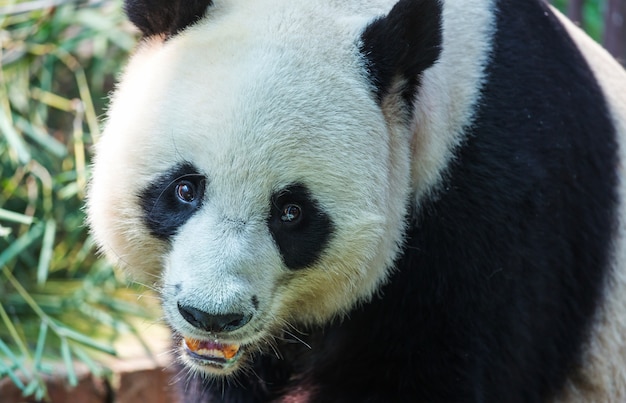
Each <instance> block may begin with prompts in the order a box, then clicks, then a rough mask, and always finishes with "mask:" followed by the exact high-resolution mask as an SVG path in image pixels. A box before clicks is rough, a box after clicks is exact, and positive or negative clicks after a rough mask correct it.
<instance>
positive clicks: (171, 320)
mask: <svg viewBox="0 0 626 403" xmlns="http://www.w3.org/2000/svg"><path fill="white" fill-rule="evenodd" d="M125 8H126V11H127V14H128V16H129V18H130V20H131V21H132V22H133V23H134V24H135V25H136V26H137V27H138V28H139V29H140V30H141V32H142V33H143V39H142V40H141V42H140V44H139V45H138V47H137V49H136V51H135V53H134V55H133V56H132V58H131V60H130V62H129V64H128V66H127V67H126V69H125V72H124V74H123V76H122V78H121V81H120V83H119V85H118V87H117V89H116V91H115V93H114V95H113V97H112V102H111V105H110V108H109V110H108V115H107V119H106V123H105V124H106V127H105V130H104V134H103V136H102V138H101V139H100V140H99V142H98V143H97V146H96V149H95V157H94V165H93V175H92V180H91V184H90V189H89V193H88V203H87V212H88V221H89V225H90V227H91V230H92V233H93V235H94V237H95V239H96V241H97V243H98V245H99V247H100V249H101V251H102V252H103V253H104V254H106V255H107V256H108V257H109V258H110V259H111V260H112V261H114V262H115V263H117V264H118V265H120V266H122V267H124V268H126V269H127V271H128V272H129V273H130V274H131V275H133V276H136V277H137V278H140V279H148V280H143V281H154V282H155V283H156V284H157V286H158V287H159V290H160V294H161V296H162V307H163V312H164V316H165V318H166V320H167V323H168V324H169V326H170V327H171V330H172V339H173V344H174V350H173V355H174V358H175V361H176V362H177V363H178V364H177V365H178V366H179V374H178V375H177V379H178V383H177V385H178V389H179V391H180V393H181V396H183V397H184V399H185V401H189V402H220V401H225V402H268V401H270V402H310V403H312V402H477V403H478V402H497V403H501V402H622V401H626V267H625V264H626V255H625V254H626V244H625V238H624V236H625V234H626V232H625V231H626V227H625V221H624V217H625V216H626V214H625V196H626V193H625V190H624V189H625V188H624V183H623V182H624V180H623V179H624V173H623V169H624V168H623V167H624V163H625V158H626V154H625V153H626V151H625V149H624V136H626V73H625V72H624V70H623V69H622V68H621V67H620V65H619V64H618V63H617V62H616V61H614V60H613V59H611V57H610V56H609V55H608V54H607V53H606V52H605V51H604V50H602V49H601V48H600V47H599V46H598V45H595V44H594V43H593V42H592V41H591V40H590V39H589V38H587V37H586V36H585V35H584V34H583V33H582V32H581V31H580V30H579V29H578V28H577V27H576V26H574V25H573V24H572V23H571V22H569V21H567V20H566V19H565V18H564V17H563V16H562V15H560V14H559V13H558V12H557V11H555V10H553V9H552V8H551V7H550V6H548V5H546V4H544V3H543V2H541V1H539V0H525V1H519V0H400V1H397V0H361V1H353V0H320V1H315V2H313V1H305V0H194V1H184V0H173V1H165V0H151V1H150V0H127V1H126V3H125Z"/></svg>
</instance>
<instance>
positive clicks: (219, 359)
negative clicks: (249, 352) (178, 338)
mask: <svg viewBox="0 0 626 403" xmlns="http://www.w3.org/2000/svg"><path fill="white" fill-rule="evenodd" d="M181 344H182V345H181V347H182V349H183V351H184V352H185V353H186V355H187V357H189V358H190V359H191V360H192V361H193V362H194V363H195V364H199V365H203V366H210V367H215V368H217V369H225V368H227V367H230V366H232V365H233V364H235V363H236V362H237V361H238V360H239V358H240V357H241V355H242V353H243V349H242V348H241V345H239V344H225V343H219V342H217V341H211V340H197V339H192V338H188V337H185V338H183V340H182V342H181Z"/></svg>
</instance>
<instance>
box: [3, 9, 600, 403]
mask: <svg viewBox="0 0 626 403" xmlns="http://www.w3.org/2000/svg"><path fill="white" fill-rule="evenodd" d="M554 3H555V4H556V5H557V6H558V7H560V8H562V9H566V8H567V1H566V0H560V1H555V2H554ZM603 5H604V3H603V2H601V1H599V0H596V1H592V0H589V1H587V2H586V3H585V5H584V27H585V28H586V29H588V30H589V32H590V33H591V35H592V36H593V37H594V38H595V39H600V38H601V37H602V27H603V11H602V10H603ZM136 40H137V33H136V31H135V30H134V29H133V28H132V27H131V26H130V24H129V23H128V22H126V20H125V18H124V16H123V13H122V2H121V0H114V1H113V0H109V1H67V0H65V1H64V0H38V1H35V0H30V1H3V0H0V44H1V55H0V65H1V69H0V378H6V377H9V378H11V379H12V380H13V381H14V382H15V383H16V384H17V385H18V386H19V387H20V388H21V389H22V390H23V392H24V394H25V395H33V396H34V397H35V398H37V399H40V398H42V397H44V396H45V395H46V388H45V383H44V382H43V380H42V377H41V376H42V374H46V373H49V372H50V371H51V366H50V362H53V361H54V362H62V363H64V365H65V367H66V369H67V371H66V372H67V380H68V381H69V383H70V384H76V381H77V380H76V374H75V373H74V370H73V362H74V361H82V362H84V363H85V364H86V365H88V366H89V368H90V369H91V370H92V371H93V372H94V373H96V374H99V375H103V374H106V369H105V368H103V367H102V366H101V365H100V364H98V363H97V362H96V361H95V360H94V359H93V354H92V353H93V352H94V351H96V352H101V353H102V352H103V353H105V354H115V350H114V348H113V342H114V341H115V339H116V338H117V337H118V336H119V335H121V334H128V333H131V334H132V333H133V332H135V333H136V330H135V328H134V326H133V325H132V323H133V321H134V319H135V318H144V320H148V321H150V320H154V318H155V316H156V315H158V314H157V313H155V312H154V310H152V309H148V308H147V307H146V306H142V304H140V303H138V300H139V296H140V295H142V294H143V293H146V292H149V291H146V289H144V288H141V287H140V286H138V285H128V284H127V283H126V282H125V280H124V279H123V277H122V276H120V274H119V273H117V272H116V271H114V270H113V268H112V267H111V266H110V265H109V264H107V263H106V262H104V261H103V260H102V259H99V258H98V257H97V256H96V255H95V248H94V244H93V242H92V239H91V238H90V236H89V233H88V230H87V228H86V227H85V224H84V218H85V214H84V211H83V204H84V197H85V189H86V184H87V182H88V178H89V159H90V155H91V152H90V150H91V146H92V145H93V144H94V142H95V141H97V138H98V135H99V131H100V129H99V125H100V121H101V120H102V115H103V113H104V110H105V108H106V103H107V95H108V94H109V92H110V91H111V90H112V88H113V85H114V82H115V78H116V76H117V75H118V74H119V71H120V68H121V67H122V66H123V65H124V61H125V59H126V57H127V55H128V53H129V51H131V50H132V48H133V46H134V45H135V43H136ZM151 301H152V302H153V304H154V300H153V299H151ZM19 374H21V375H22V377H21V378H20V377H19Z"/></svg>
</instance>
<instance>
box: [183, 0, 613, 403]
mask: <svg viewBox="0 0 626 403" xmlns="http://www.w3.org/2000/svg"><path fill="white" fill-rule="evenodd" d="M402 3H405V2H402ZM497 4H498V14H497V16H498V18H497V28H498V33H497V35H496V37H495V42H494V44H493V45H494V52H493V54H492V60H491V63H490V65H489V67H488V70H487V73H488V79H487V82H486V86H485V88H484V91H483V96H482V100H481V102H480V107H479V109H478V110H477V112H476V113H477V114H476V119H475V122H474V124H473V126H472V127H471V129H470V130H468V132H467V133H466V135H467V137H466V142H465V144H463V146H462V148H461V149H460V151H459V153H458V156H457V158H456V159H455V161H454V164H453V165H452V166H451V167H450V169H449V172H448V176H447V178H448V179H447V180H446V181H445V183H444V184H443V187H442V191H441V193H440V194H438V195H437V197H436V198H433V199H431V200H429V201H426V203H425V205H423V206H422V209H421V210H420V211H419V212H416V215H415V222H414V225H412V226H411V230H410V232H409V234H408V241H407V246H406V248H405V253H404V255H403V256H402V257H401V259H400V260H399V261H398V262H397V269H398V270H396V271H395V274H394V276H393V277H392V278H391V281H390V283H389V284H388V285H386V286H385V287H384V288H383V290H382V292H381V297H380V298H378V297H377V298H375V299H374V300H373V301H372V302H371V303H369V304H366V305H364V306H362V307H361V308H359V309H356V310H354V311H353V312H352V313H351V314H350V316H349V318H347V319H346V320H345V321H343V322H342V323H334V324H330V325H328V326H327V327H326V328H325V329H310V333H309V336H307V337H304V336H303V338H304V339H305V340H306V342H307V343H308V344H309V345H310V346H311V348H310V349H309V348H308V347H306V346H304V345H302V344H297V343H296V344H294V343H284V344H283V345H282V346H280V349H281V354H283V356H284V359H283V360H278V359H276V358H272V356H271V354H270V355H267V356H264V355H259V356H257V357H256V360H255V362H254V371H252V372H251V373H252V374H254V375H250V376H240V377H239V378H238V380H237V381H234V382H228V383H227V384H226V385H224V388H223V389H222V387H221V385H217V386H216V387H211V385H210V384H209V383H206V384H204V383H203V382H204V381H202V380H199V379H196V380H194V381H192V384H191V386H190V389H191V390H196V391H197V392H198V393H199V394H200V395H202V396H201V397H202V399H203V400H204V401H211V402H219V401H227V402H265V401H272V400H274V399H278V398H279V397H280V396H281V395H282V394H283V392H284V391H286V390H289V391H296V390H298V388H300V389H304V390H305V391H306V393H308V394H309V395H310V399H309V400H308V402H335V403H337V402H408V401H410V402H469V403H471V402H494V403H500V402H512V403H515V402H541V401H545V400H547V399H548V398H550V397H551V396H554V395H555V394H556V393H557V392H558V390H559V389H560V388H561V387H562V386H563V383H564V381H565V378H566V376H567V375H569V374H572V373H573V372H574V371H575V369H576V365H577V363H578V360H579V358H580V353H581V345H582V343H583V341H584V340H585V338H586V337H587V336H588V331H589V326H590V322H591V318H592V315H593V313H594V310H595V309H596V308H598V304H599V298H600V295H601V294H602V289H603V282H604V279H605V278H606V275H607V271H608V263H609V248H610V246H611V236H612V234H613V231H614V230H615V228H614V225H615V224H614V223H615V221H616V213H615V211H616V199H617V195H616V186H617V178H616V173H615V169H616V167H617V156H616V150H617V144H616V133H615V130H614V128H613V127H612V125H611V121H610V117H609V113H608V111H607V106H606V105H605V103H604V101H603V96H602V94H601V92H600V89H599V88H598V85H597V83H596V81H595V79H594V78H593V77H592V75H591V73H590V71H589V68H588V67H587V66H586V63H585V61H584V60H583V58H582V57H581V55H580V54H579V52H578V51H577V50H576V49H575V46H574V45H573V43H572V42H571V40H570V39H569V37H568V36H567V34H566V33H565V32H564V30H563V28H562V27H561V26H560V24H559V22H558V21H557V20H556V18H555V17H554V16H553V15H552V13H551V11H550V10H549V9H548V8H547V7H546V6H545V5H544V4H543V2H541V1H530V0H527V1H519V0H500V1H498V2H497ZM386 42H387V43H389V42H391V43H392V44H393V40H392V39H389V38H387V40H386ZM378 80H382V81H379V82H383V81H384V79H382V78H379V79H378ZM192 395H193V394H192ZM190 396H191V395H190ZM196 398H199V395H197V396H193V397H190V400H189V401H195V399H196Z"/></svg>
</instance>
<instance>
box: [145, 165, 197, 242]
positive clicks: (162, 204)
mask: <svg viewBox="0 0 626 403" xmlns="http://www.w3.org/2000/svg"><path fill="white" fill-rule="evenodd" d="M205 186H206V178H205V176H204V175H202V174H200V173H199V171H198V170H197V169H196V168H195V167H194V166H193V165H191V164H189V163H184V164H180V165H176V166H174V167H172V169H170V170H169V171H167V172H165V173H164V174H162V175H160V176H159V177H157V178H156V179H155V180H154V181H152V183H150V184H149V185H148V186H147V187H146V188H145V189H144V190H143V191H142V192H140V194H139V199H140V203H141V207H142V208H143V212H144V222H145V223H146V225H147V226H148V228H149V229H150V233H151V234H152V235H154V236H155V237H157V238H160V239H164V240H167V239H169V238H170V237H171V236H173V235H175V234H176V232H177V230H178V228H180V227H181V226H182V225H183V224H184V223H185V222H186V221H187V220H188V219H189V218H190V217H191V216H192V215H193V214H194V213H195V212H196V211H198V209H199V208H200V207H201V206H202V199H203V196H204V190H205Z"/></svg>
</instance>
